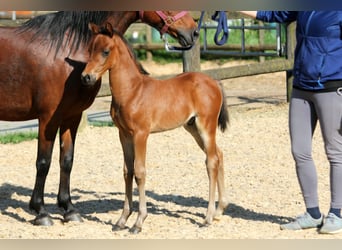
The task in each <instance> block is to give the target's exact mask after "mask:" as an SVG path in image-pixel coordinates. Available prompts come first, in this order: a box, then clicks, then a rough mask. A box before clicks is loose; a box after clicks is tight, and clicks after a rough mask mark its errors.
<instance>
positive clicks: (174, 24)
mask: <svg viewBox="0 0 342 250" xmlns="http://www.w3.org/2000/svg"><path fill="white" fill-rule="evenodd" d="M140 19H141V20H142V22H144V23H147V24H149V25H151V26H152V27H154V28H156V29H157V30H159V32H160V35H161V36H163V35H164V34H165V33H168V34H169V35H171V36H172V37H173V38H175V39H177V41H178V42H179V43H180V44H181V45H182V46H183V47H189V48H191V47H192V45H194V44H195V41H196V39H197V38H198V36H199V31H198V29H197V24H196V22H195V21H194V19H193V18H192V16H191V15H190V14H189V12H187V11H140Z"/></svg>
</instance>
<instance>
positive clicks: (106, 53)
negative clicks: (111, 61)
mask: <svg viewBox="0 0 342 250" xmlns="http://www.w3.org/2000/svg"><path fill="white" fill-rule="evenodd" d="M109 53H110V51H109V49H105V50H103V52H102V55H103V57H107V56H109Z"/></svg>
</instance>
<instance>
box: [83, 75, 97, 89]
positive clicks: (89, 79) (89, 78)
mask: <svg viewBox="0 0 342 250" xmlns="http://www.w3.org/2000/svg"><path fill="white" fill-rule="evenodd" d="M81 80H82V83H83V85H85V86H92V85H94V84H95V82H96V77H95V75H91V74H84V73H82V75H81Z"/></svg>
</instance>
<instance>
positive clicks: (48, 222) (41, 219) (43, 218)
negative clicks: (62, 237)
mask: <svg viewBox="0 0 342 250" xmlns="http://www.w3.org/2000/svg"><path fill="white" fill-rule="evenodd" d="M32 224H33V225H35V226H52V225H53V221H52V219H51V217H50V216H49V215H46V214H44V215H38V216H37V217H36V218H35V219H34V220H33V221H32Z"/></svg>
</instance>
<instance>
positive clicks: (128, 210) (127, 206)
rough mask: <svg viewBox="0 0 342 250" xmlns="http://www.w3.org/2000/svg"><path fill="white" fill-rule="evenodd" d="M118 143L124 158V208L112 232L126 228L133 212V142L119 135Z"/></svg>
mask: <svg viewBox="0 0 342 250" xmlns="http://www.w3.org/2000/svg"><path fill="white" fill-rule="evenodd" d="M119 137H120V142H121V146H122V150H123V156H124V166H123V176H124V181H125V201H124V207H123V210H122V213H121V216H120V218H119V220H118V221H117V222H116V224H115V225H114V227H113V230H114V231H116V230H122V229H125V228H126V222H127V219H128V217H129V216H130V215H131V214H132V211H133V201H132V195H133V175H134V148H133V140H132V138H131V137H126V136H124V135H123V134H122V133H121V132H120V133H119Z"/></svg>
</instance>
